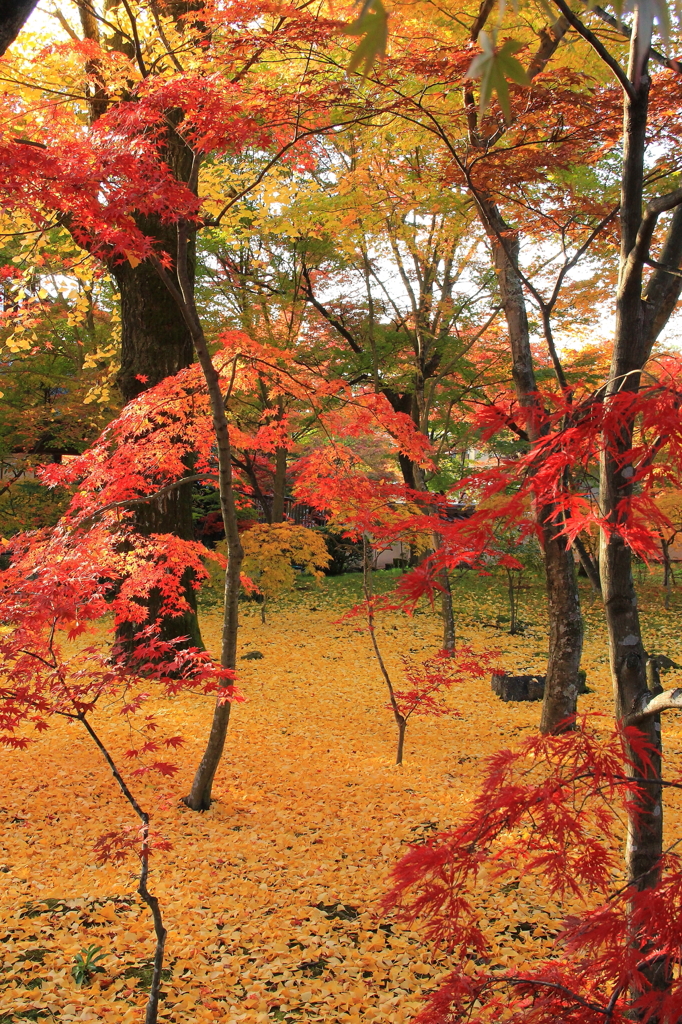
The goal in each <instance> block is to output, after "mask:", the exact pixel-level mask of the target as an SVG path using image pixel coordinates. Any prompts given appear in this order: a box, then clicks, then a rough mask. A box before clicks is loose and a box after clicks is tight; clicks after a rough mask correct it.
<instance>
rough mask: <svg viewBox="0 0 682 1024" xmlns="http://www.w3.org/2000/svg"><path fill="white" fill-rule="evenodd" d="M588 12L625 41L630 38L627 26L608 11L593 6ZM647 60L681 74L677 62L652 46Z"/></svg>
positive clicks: (630, 30)
mask: <svg viewBox="0 0 682 1024" xmlns="http://www.w3.org/2000/svg"><path fill="white" fill-rule="evenodd" d="M588 10H590V11H591V12H592V14H596V15H597V17H598V18H601V20H602V21H603V22H604V23H605V24H606V25H609V27H610V28H613V29H615V30H616V32H620V34H621V35H622V36H625V38H626V39H631V38H632V29H631V28H630V27H629V26H628V25H625V24H623V22H622V21H618V19H617V18H614V17H613V15H612V14H609V13H608V11H605V10H604V8H603V7H599V6H598V5H597V4H595V5H594V7H588ZM649 60H652V61H653V62H654V63H655V64H660V66H661V67H663V68H670V70H671V71H676V72H677V73H678V74H682V65H680V62H679V61H678V60H672V58H670V57H666V56H665V54H664V53H660V52H659V51H658V50H655V49H654V47H653V46H652V47H651V49H650V50H649Z"/></svg>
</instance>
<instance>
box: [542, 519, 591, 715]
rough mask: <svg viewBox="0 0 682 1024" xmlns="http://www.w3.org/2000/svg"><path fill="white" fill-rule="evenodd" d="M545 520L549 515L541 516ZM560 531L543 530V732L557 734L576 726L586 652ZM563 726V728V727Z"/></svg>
mask: <svg viewBox="0 0 682 1024" xmlns="http://www.w3.org/2000/svg"><path fill="white" fill-rule="evenodd" d="M541 515H543V516H544V517H545V518H546V517H547V515H549V511H548V510H547V511H545V512H543V513H541ZM557 532H558V528H557V527H555V526H551V525H548V524H545V526H544V528H543V541H544V549H545V550H544V562H545V574H546V581H547V606H548V612H549V660H548V663H547V680H548V681H549V680H551V686H550V685H549V684H548V682H547V683H545V697H544V701H543V704H542V718H541V721H540V731H541V732H544V733H551V732H556V731H557V730H558V729H564V728H567V727H569V726H570V725H572V722H573V719H574V716H575V713H576V709H577V701H578V692H579V690H580V681H579V678H578V672H579V669H580V658H581V655H582V649H583V618H582V615H581V612H580V598H579V595H578V582H577V579H576V572H575V563H574V561H573V555H572V554H571V549H570V547H568V546H567V544H566V541H565V538H563V537H558V536H556V534H557ZM562 723H563V724H562Z"/></svg>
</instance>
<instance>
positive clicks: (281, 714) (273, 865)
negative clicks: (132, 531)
mask: <svg viewBox="0 0 682 1024" xmlns="http://www.w3.org/2000/svg"><path fill="white" fill-rule="evenodd" d="M458 587H459V589H458V590H457V591H456V603H457V605H458V608H459V616H458V628H459V633H460V639H461V641H462V642H465V643H467V644H469V645H471V646H472V647H473V648H474V649H475V650H480V651H483V650H491V649H497V650H499V651H500V652H501V653H500V664H502V665H503V666H504V667H505V668H506V669H507V670H510V671H533V672H538V671H542V669H543V667H544V662H543V659H544V658H545V656H546V654H545V652H546V640H545V634H544V619H543V613H542V598H541V594H540V592H539V591H537V592H534V593H532V594H529V595H528V596H527V598H526V604H527V608H526V613H527V614H526V617H527V619H528V623H529V624H528V626H527V629H526V632H525V633H524V634H523V635H522V636H519V637H510V636H508V635H507V634H505V633H504V632H503V630H502V629H500V628H496V627H495V621H496V617H497V615H498V614H499V611H500V608H501V603H500V596H499V594H498V592H497V591H496V590H495V589H494V588H493V587H490V586H489V587H488V589H485V588H483V587H482V586H479V585H477V586H476V587H468V588H467V587H463V586H462V585H461V584H460V585H458ZM350 596H352V595H350V591H349V592H348V593H346V592H345V591H344V590H343V587H342V586H341V585H340V584H336V586H335V585H334V581H332V584H331V585H329V583H327V584H326V589H325V590H322V591H319V592H318V591H316V590H313V589H312V588H311V589H310V590H303V591H302V592H301V593H299V594H298V595H297V596H296V599H295V600H292V601H289V602H288V603H285V604H283V605H282V606H281V607H280V608H279V609H277V610H275V611H273V613H272V614H271V617H270V621H269V623H268V624H267V625H265V626H263V625H261V624H260V617H259V614H258V613H257V612H256V611H255V610H253V609H251V608H248V609H247V611H246V614H245V615H244V627H243V632H242V639H241V656H242V657H241V659H240V662H239V665H240V686H241V688H242V689H243V691H244V693H245V695H246V698H247V701H246V703H245V704H242V705H238V706H236V707H235V709H234V713H233V721H232V724H231V726H230V734H229V738H228V745H227V752H226V757H225V760H224V762H223V764H222V766H221V769H220V772H219V779H218V783H217V786H216V790H215V796H216V803H215V804H214V806H213V807H212V808H211V810H210V811H209V812H207V813H205V814H195V813H193V812H191V811H189V810H188V809H187V808H185V807H184V806H183V805H182V804H180V803H179V797H180V796H182V795H183V794H184V793H185V792H187V790H188V787H189V783H190V780H191V776H192V770H193V768H194V766H195V765H196V762H197V759H198V757H199V755H200V751H201V749H202V746H203V743H204V739H205V736H206V731H207V723H208V721H209V719H210V713H211V701H209V700H206V701H202V700H197V699H190V698H177V699H175V700H173V701H170V702H166V703H165V704H164V705H163V706H159V707H158V709H157V710H158V714H159V715H163V716H168V717H169V718H171V719H172V722H173V729H174V730H175V731H177V732H180V733H182V734H183V735H184V736H185V737H186V738H187V744H186V746H185V747H184V748H183V749H182V750H181V751H180V754H179V761H178V763H179V765H180V768H181V770H180V772H179V774H178V776H176V777H175V778H174V779H172V780H170V781H169V782H168V783H167V784H166V785H165V786H164V788H163V791H162V792H161V793H159V791H158V790H152V789H151V788H149V789H146V787H145V786H144V785H138V786H137V791H138V792H139V793H140V794H141V796H142V798H143V800H144V801H146V803H147V805H148V806H150V807H152V808H153V811H154V824H155V826H156V828H157V830H158V831H159V832H160V833H161V834H162V835H163V836H164V837H165V838H167V839H170V840H171V842H172V844H173V849H172V850H171V851H170V852H158V853H157V854H156V855H155V856H154V858H153V874H152V880H151V881H152V888H153V890H154V891H155V892H156V893H157V894H158V896H159V897H160V900H161V903H162V907H163V912H164V917H165V921H166V924H167V927H168V930H169V939H168V945H167V966H168V977H167V980H166V982H165V986H164V989H165V1001H164V1007H163V1010H162V1013H161V1019H162V1020H166V1021H172V1022H175V1024H190V1022H194V1021H202V1020H207V1021H208V1020H216V1019H218V1020H221V1021H225V1022H231V1021H235V1022H236V1021H248V1022H268V1021H277V1020H287V1021H289V1022H295V1021H308V1020H310V1021H314V1020H320V1021H322V1020H324V1021H325V1022H327V1024H335V1022H342V1021H343V1022H346V1021H348V1022H353V1021H360V1020H363V1021H376V1022H377V1024H389V1022H390V1024H401V1022H402V1021H407V1020H409V1019H410V1018H411V1017H412V1016H414V1014H415V1013H416V1012H417V1010H418V1009H419V1007H420V1006H421V1004H422V999H423V994H424V993H426V992H428V991H430V990H431V989H433V987H434V986H435V985H436V984H437V982H438V979H439V977H441V976H442V975H443V974H444V973H445V972H446V971H447V958H445V957H436V958H435V959H433V960H432V957H431V950H430V949H429V947H428V946H427V945H425V944H423V942H422V941H421V940H420V937H419V935H418V934H416V933H414V932H411V931H410V930H408V929H406V928H405V927H401V926H400V925H398V924H397V923H396V921H395V919H394V918H393V917H392V916H390V915H386V914H384V913H382V911H381V908H380V906H379V901H380V899H381V897H382V895H383V894H384V893H385V891H386V888H387V874H388V871H389V870H390V868H391V866H392V865H393V864H394V863H395V862H396V860H397V858H398V856H399V855H400V851H401V848H404V845H405V844H408V843H413V842H419V841H421V840H423V839H424V838H425V837H427V836H428V835H430V834H432V833H433V832H434V831H438V830H441V829H444V828H447V827H448V825H450V824H451V823H453V822H455V821H456V820H457V818H458V816H459V814H460V813H461V811H462V809H463V808H464V807H465V806H466V804H467V802H468V801H469V800H470V798H471V796H472V795H473V793H474V792H475V788H476V784H477V780H478V778H479V774H480V770H481V764H482V762H483V760H484V759H485V757H486V756H487V755H488V754H490V753H492V751H493V750H495V749H496V748H498V747H499V746H502V745H507V744H510V743H513V742H514V741H515V739H516V738H517V737H519V736H520V735H525V734H526V732H527V730H529V729H533V728H535V727H536V726H537V722H538V720H539V713H540V706H539V705H538V704H503V703H501V702H500V701H499V700H498V699H497V698H496V697H494V696H493V695H492V693H491V692H490V689H489V683H488V681H487V680H485V681H482V680H478V681H476V682H472V683H471V685H470V686H463V687H462V688H461V689H458V690H457V691H453V692H452V693H451V695H450V697H449V700H450V702H451V704H452V707H453V710H454V709H456V710H458V711H459V714H460V715H461V717H460V718H455V717H452V718H446V719H433V720H429V719H413V720H412V721H411V722H410V725H409V727H408V734H407V743H406V760H405V764H404V766H403V767H402V768H401V769H396V768H395V766H394V765H393V760H394V754H395V732H394V725H393V722H392V718H391V715H390V712H389V711H387V710H386V707H385V704H386V695H385V692H384V690H383V689H382V684H381V679H380V675H379V672H378V669H377V666H376V664H375V662H374V660H373V658H372V655H371V650H370V645H369V640H368V637H367V634H366V633H365V632H364V630H363V629H362V622H361V620H355V619H346V620H342V621H339V616H340V614H341V613H342V612H343V610H344V607H347V606H348V604H349V599H350ZM585 596H586V598H587V596H588V595H587V593H586V594H585ZM650 601H651V603H652V606H653V605H654V604H657V606H656V616H655V618H654V620H653V626H652V635H651V638H650V640H649V644H650V647H651V648H652V649H655V650H656V652H660V653H666V654H668V655H669V656H671V657H673V658H675V659H676V660H680V661H682V642H681V641H680V640H679V639H678V637H677V636H676V635H675V626H674V623H675V621H676V617H677V612H676V611H675V610H673V611H671V612H667V613H666V612H663V611H662V608H660V607H658V605H660V604H662V599H661V598H660V596H659V595H657V594H656V593H655V592H654V591H653V589H652V591H651V595H650ZM586 603H587V604H589V600H588V601H586ZM586 618H587V621H588V639H587V648H586V655H585V659H584V665H585V668H586V669H587V674H588V684H589V686H590V688H591V689H592V690H593V691H594V692H593V693H591V694H589V695H587V696H585V697H583V698H581V701H582V704H581V708H582V710H584V711H592V710H603V711H605V712H607V713H608V712H610V681H609V678H608V666H607V651H606V645H605V640H604V634H603V632H602V630H601V628H600V627H599V609H598V608H597V607H596V606H595V605H593V606H592V608H589V607H588V608H587V609H586ZM650 621H652V620H651V619H650ZM218 631H219V622H218V617H217V615H216V614H215V613H214V612H211V611H208V612H207V614H206V616H205V619H204V633H205V638H206V641H207V643H208V644H209V646H211V647H214V648H217V645H218ZM379 638H380V642H381V644H382V648H383V650H384V652H385V656H386V660H387V662H388V665H389V667H390V669H391V671H392V672H394V673H395V676H396V678H397V679H400V664H401V663H400V655H401V654H404V655H406V656H408V657H411V658H413V659H415V660H417V661H419V660H421V659H422V658H424V657H427V656H428V655H431V654H433V653H434V652H435V650H437V648H438V646H439V623H438V620H437V617H436V616H434V615H433V613H432V612H431V611H430V610H429V609H425V610H422V611H420V612H418V613H417V614H416V615H415V616H414V617H413V618H412V619H406V618H405V617H404V616H398V615H397V614H396V615H391V616H386V617H384V618H383V619H382V620H381V626H380V630H379ZM254 652H259V653H260V654H261V655H262V657H260V658H259V657H253V658H246V657H245V655H248V654H253V653H254ZM681 675H682V673H681ZM98 717H100V716H98ZM101 719H102V721H101V722H100V727H101V728H102V730H103V731H104V732H105V733H106V734H107V736H108V738H109V740H110V742H111V743H112V746H113V747H114V749H116V750H117V751H118V752H121V751H122V750H124V749H125V746H126V738H125V737H124V736H123V735H120V736H116V733H115V731H114V726H113V725H111V724H109V725H107V723H106V720H105V716H104V715H102V716H101ZM606 721H608V719H607V720H606ZM665 743H666V750H667V751H668V753H670V754H673V755H674V754H675V753H677V752H679V750H680V749H682V730H681V729H680V728H679V727H678V726H677V723H676V722H671V723H670V725H669V726H667V728H666V734H665ZM2 777H3V779H4V786H3V792H2V796H1V797H0V821H2V825H3V833H4V834H3V838H2V845H1V846H0V887H1V889H2V910H1V917H0V940H1V941H2V943H3V969H2V973H0V1022H3V1024H4V1022H7V1024H9V1022H10V1021H14V1020H24V1019H31V1020H35V1019H45V1020H59V1021H63V1022H68V1021H75V1020H103V1021H107V1022H111V1024H114V1022H116V1024H119V1022H120V1024H126V1022H132V1021H139V1020H140V1019H141V1015H140V1007H141V1006H142V1005H143V1004H144V1001H145V986H146V985H148V982H149V977H150V957H151V955H152V951H153V944H152V939H151V933H150V921H149V917H148V914H147V911H146V909H145V908H144V906H142V905H141V904H140V902H139V900H138V899H137V897H136V896H135V888H136V874H135V871H136V865H135V863H133V862H132V861H131V862H130V863H129V864H126V865H124V866H123V867H120V868H113V867H111V866H104V867H101V866H98V865H97V864H96V863H95V860H94V856H93V853H92V847H93V843H94V841H95V839H96V838H97V837H98V836H99V835H101V834H102V833H103V832H105V831H107V830H109V829H111V828H114V827H118V826H120V825H122V824H125V823H128V822H130V816H129V814H128V809H127V807H126V806H125V805H124V803H123V802H122V800H121V799H120V798H119V796H118V793H117V791H116V789H115V787H114V785H113V784H112V781H111V778H110V776H109V774H108V771H107V769H106V766H105V765H104V764H103V763H102V762H101V760H100V758H99V756H98V753H97V751H96V750H94V749H93V747H92V746H91V744H90V741H89V740H88V738H87V736H85V735H83V734H81V733H80V732H79V731H78V729H77V727H75V726H68V725H65V724H57V725H55V727H54V728H53V729H51V730H50V731H49V732H48V733H46V734H45V735H44V736H43V737H41V738H39V739H38V741H37V742H36V743H34V744H33V745H32V746H31V748H30V749H29V751H28V752H24V753H8V752H5V753H3V755H2ZM679 817H680V816H679V814H678V813H677V812H676V811H674V810H673V811H672V812H670V813H669V814H668V829H669V830H671V833H672V832H675V834H677V832H678V831H679V829H678V824H679ZM130 823H131V824H134V823H133V822H130ZM531 889H532V887H531ZM484 904H485V906H484V912H485V913H486V914H487V916H488V917H489V920H490V927H491V928H492V929H493V930H495V932H496V934H497V935H498V955H499V964H500V965H504V964H506V963H508V962H510V960H512V959H514V958H519V957H521V958H523V957H527V956H528V955H530V951H531V948H532V949H533V951H535V952H538V951H541V950H542V949H543V948H545V949H546V944H547V943H548V942H550V941H551V940H552V937H553V935H554V934H555V932H556V927H557V923H558V921H557V918H558V914H559V909H558V908H556V907H554V906H552V904H551V902H550V901H549V900H547V899H545V897H544V895H543V893H542V891H541V889H538V890H534V891H531V890H529V889H527V890H525V891H523V892H521V891H519V892H515V891H509V889H508V887H507V891H497V889H496V888H495V887H494V886H493V887H492V888H491V891H490V892H489V893H488V894H487V896H486V898H485V900H484ZM520 919H522V925H523V926H522V927H520V926H519V924H518V921H519V920H520ZM89 946H99V947H101V952H102V954H104V958H103V959H102V960H101V966H102V968H103V970H102V972H101V973H97V974H95V975H94V976H93V977H92V979H91V981H90V982H89V983H88V984H85V985H82V986H80V987H79V986H78V985H77V984H76V981H75V979H74V977H73V973H72V971H73V968H74V964H75V957H76V956H77V955H78V954H79V952H81V951H82V950H83V949H85V948H87V947H89Z"/></svg>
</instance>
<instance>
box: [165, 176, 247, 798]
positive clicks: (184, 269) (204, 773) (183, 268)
mask: <svg viewBox="0 0 682 1024" xmlns="http://www.w3.org/2000/svg"><path fill="white" fill-rule="evenodd" d="M196 175H198V159H197V160H196V162H195V166H194V168H193V176H194V177H195V176H196ZM188 233H189V229H188V226H187V224H185V223H183V222H182V221H180V222H179V223H178V226H177V234H178V242H177V270H176V272H177V277H174V276H173V275H171V274H170V273H169V271H167V270H166V269H165V268H164V267H163V265H162V264H161V263H160V262H159V261H158V260H156V261H155V263H154V265H155V267H156V271H157V273H158V274H159V277H160V278H161V280H162V281H163V282H164V284H165V286H166V288H167V289H168V292H169V295H170V296H171V297H172V298H173V299H174V300H175V303H176V305H177V308H178V311H179V312H180V314H181V315H182V316H183V318H184V321H185V323H186V324H187V327H188V329H189V331H190V332H191V336H192V340H193V342H194V347H195V349H196V352H197V356H198V358H199V363H200V365H201V369H202V372H203V374H204V379H205V381H206V387H207V390H208V395H209V400H210V404H211V418H212V422H213V430H214V432H215V439H216V447H217V450H218V481H219V488H220V508H221V512H222V516H223V525H224V527H225V537H226V539H227V571H226V573H225V603H224V611H223V631H222V644H221V656H220V662H221V665H222V666H223V668H229V669H232V670H234V669H235V668H236V664H237V630H238V626H239V588H240V572H241V565H242V561H243V559H244V549H243V548H242V545H241V540H240V538H239V528H238V522H237V510H236V505H235V495H234V486H233V478H232V446H231V442H230V431H229V427H228V423H227V411H226V408H225V397H224V395H223V391H222V386H221V381H220V376H219V374H218V371H217V370H216V368H215V366H214V364H213V360H212V358H211V353H210V349H209V347H208V341H207V339H206V336H205V334H204V331H203V327H202V325H201V320H200V318H199V314H198V311H197V308H196V303H195V299H194V287H193V281H192V279H191V272H190V262H189V244H188ZM229 721H230V703H229V699H228V694H227V693H225V694H219V695H218V698H217V700H216V705H215V708H214V712H213V721H212V723H211V731H210V733H209V738H208V743H207V744H206V749H205V751H204V755H203V757H202V759H201V762H200V764H199V767H198V768H197V771H196V774H195V776H194V781H193V783H192V788H191V790H190V792H189V794H188V796H186V797H185V803H186V804H187V806H188V807H190V808H191V809H192V810H193V811H202V810H208V808H209V807H210V806H211V798H212V791H213V781H214V779H215V773H216V771H217V768H218V765H219V763H220V759H221V757H222V753H223V749H224V747H225V739H226V736H227V727H228V724H229Z"/></svg>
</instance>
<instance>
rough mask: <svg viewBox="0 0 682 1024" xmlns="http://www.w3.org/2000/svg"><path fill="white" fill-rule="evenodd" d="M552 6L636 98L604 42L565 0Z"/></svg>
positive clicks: (629, 82)
mask: <svg viewBox="0 0 682 1024" xmlns="http://www.w3.org/2000/svg"><path fill="white" fill-rule="evenodd" d="M553 3H554V6H555V7H558V9H559V10H560V11H561V13H562V14H563V16H564V18H565V19H566V21H567V22H568V23H569V25H570V26H571V28H574V29H575V30H576V32H577V33H578V34H579V35H581V36H582V37H583V39H585V40H586V41H587V42H588V43H589V44H590V46H591V47H592V49H593V50H594V52H595V53H596V54H597V55H598V56H599V57H601V59H602V60H603V61H604V63H605V64H606V66H607V67H609V68H611V71H613V73H614V75H615V76H616V78H617V79H618V81H619V82H620V84H621V86H622V88H623V92H624V93H625V94H626V95H627V96H629V97H630V99H631V100H634V99H635V98H636V95H637V94H636V93H635V89H634V86H633V85H632V82H631V81H630V79H629V78H628V76H627V75H626V74H625V72H624V71H623V69H622V67H621V66H620V64H619V63H618V61H617V60H616V58H615V57H612V56H611V54H610V53H609V51H608V50H607V49H606V47H605V46H604V44H603V43H602V42H601V41H600V40H599V39H598V38H597V37H596V36H595V34H594V32H590V30H589V28H588V27H587V25H584V24H583V23H582V21H581V20H580V18H578V17H577V16H576V15H575V14H574V13H573V11H572V10H571V8H570V7H569V6H568V4H567V3H565V0H553Z"/></svg>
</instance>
